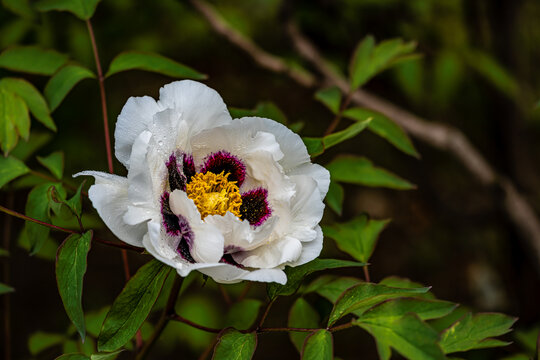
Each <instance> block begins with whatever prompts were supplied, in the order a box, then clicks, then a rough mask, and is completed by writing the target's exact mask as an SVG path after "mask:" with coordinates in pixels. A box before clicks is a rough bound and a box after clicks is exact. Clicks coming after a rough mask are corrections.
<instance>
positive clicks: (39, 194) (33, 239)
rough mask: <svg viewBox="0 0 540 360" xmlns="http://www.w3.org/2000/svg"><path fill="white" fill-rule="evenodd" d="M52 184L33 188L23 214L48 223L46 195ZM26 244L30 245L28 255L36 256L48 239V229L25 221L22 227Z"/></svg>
mask: <svg viewBox="0 0 540 360" xmlns="http://www.w3.org/2000/svg"><path fill="white" fill-rule="evenodd" d="M51 185H53V184H52V183H45V184H42V185H38V186H36V187H35V188H33V189H32V190H31V191H30V193H29V194H28V199H27V200H26V208H25V213H26V215H27V216H29V217H31V218H34V219H36V220H41V221H45V222H49V221H50V218H49V197H48V195H47V193H48V190H49V188H50V187H51ZM24 229H25V230H24V231H25V232H26V236H27V237H28V242H29V243H30V254H31V255H34V254H36V253H37V252H38V251H39V250H40V249H41V246H42V245H43V243H44V242H45V240H47V238H48V237H49V228H48V227H46V226H43V225H39V224H36V223H33V222H30V221H27V222H26V224H25V227H24Z"/></svg>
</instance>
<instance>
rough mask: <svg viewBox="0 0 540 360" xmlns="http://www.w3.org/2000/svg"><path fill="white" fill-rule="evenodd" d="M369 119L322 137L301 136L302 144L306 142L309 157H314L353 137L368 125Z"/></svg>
mask: <svg viewBox="0 0 540 360" xmlns="http://www.w3.org/2000/svg"><path fill="white" fill-rule="evenodd" d="M370 121H371V119H367V120H365V121H359V122H356V123H354V124H352V125H350V126H349V127H347V128H346V129H344V130H341V131H338V132H335V133H332V134H330V135H327V136H325V137H322V138H310V137H305V138H302V140H303V141H304V144H306V147H307V150H308V153H309V154H310V155H311V157H315V156H318V155H321V154H322V153H323V152H325V151H326V150H327V149H329V148H331V147H332V146H335V145H337V144H339V143H342V142H343V141H345V140H349V139H351V138H353V137H355V136H356V135H358V134H359V133H360V132H362V130H364V129H365V128H366V127H367V126H368V124H369V122H370Z"/></svg>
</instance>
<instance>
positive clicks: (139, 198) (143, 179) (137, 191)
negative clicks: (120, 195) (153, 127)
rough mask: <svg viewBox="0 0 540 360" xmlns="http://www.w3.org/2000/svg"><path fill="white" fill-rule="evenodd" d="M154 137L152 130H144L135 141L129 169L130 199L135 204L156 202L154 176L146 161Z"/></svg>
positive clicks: (148, 204)
mask: <svg viewBox="0 0 540 360" xmlns="http://www.w3.org/2000/svg"><path fill="white" fill-rule="evenodd" d="M151 137H152V133H151V132H150V131H143V132H142V133H141V134H140V135H139V136H138V137H137V138H136V139H135V141H134V143H133V148H132V151H131V157H130V161H129V162H130V164H131V165H130V168H129V171H128V175H127V178H128V181H129V188H128V194H129V199H130V200H131V202H132V203H133V204H134V205H146V206H151V204H152V203H154V200H155V196H154V194H153V190H152V189H153V186H152V177H151V176H150V169H149V167H148V162H147V161H146V153H147V149H148V142H149V141H150V138H151Z"/></svg>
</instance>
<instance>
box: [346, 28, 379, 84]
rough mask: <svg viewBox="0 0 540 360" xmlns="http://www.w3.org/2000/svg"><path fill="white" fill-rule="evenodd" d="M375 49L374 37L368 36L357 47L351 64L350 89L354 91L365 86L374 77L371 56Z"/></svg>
mask: <svg viewBox="0 0 540 360" xmlns="http://www.w3.org/2000/svg"><path fill="white" fill-rule="evenodd" d="M374 47H375V39H374V38H373V36H371V35H368V36H366V37H365V38H364V39H363V40H362V41H361V42H360V43H359V44H358V46H357V47H356V50H355V51H354V54H353V56H352V58H351V63H350V64H349V76H350V79H349V81H350V88H351V90H352V91H354V90H356V89H358V88H359V87H360V86H362V85H364V84H365V83H366V82H367V81H368V80H369V78H370V77H371V76H372V73H371V69H370V67H371V55H372V53H373V49H374Z"/></svg>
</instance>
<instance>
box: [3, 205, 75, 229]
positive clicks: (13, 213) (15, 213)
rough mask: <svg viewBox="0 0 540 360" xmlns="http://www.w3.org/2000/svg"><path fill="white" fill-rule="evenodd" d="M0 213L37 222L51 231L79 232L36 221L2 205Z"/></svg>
mask: <svg viewBox="0 0 540 360" xmlns="http://www.w3.org/2000/svg"><path fill="white" fill-rule="evenodd" d="M0 211H2V212H4V213H6V214H8V215H11V216H15V217H17V218H19V219H23V220H26V221H31V222H35V223H36V224H40V225H43V226H46V227H49V228H51V229H55V230H59V231H63V232H65V233H70V234H78V233H77V231H75V230H70V229H66V228H63V227H60V226H56V225H53V224H49V223H47V222H45V221H41V220H37V219H34V218H31V217H29V216H26V215H23V214H21V213H18V212H16V211H15V210H11V209H8V208H6V207H3V206H2V205H0Z"/></svg>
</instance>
